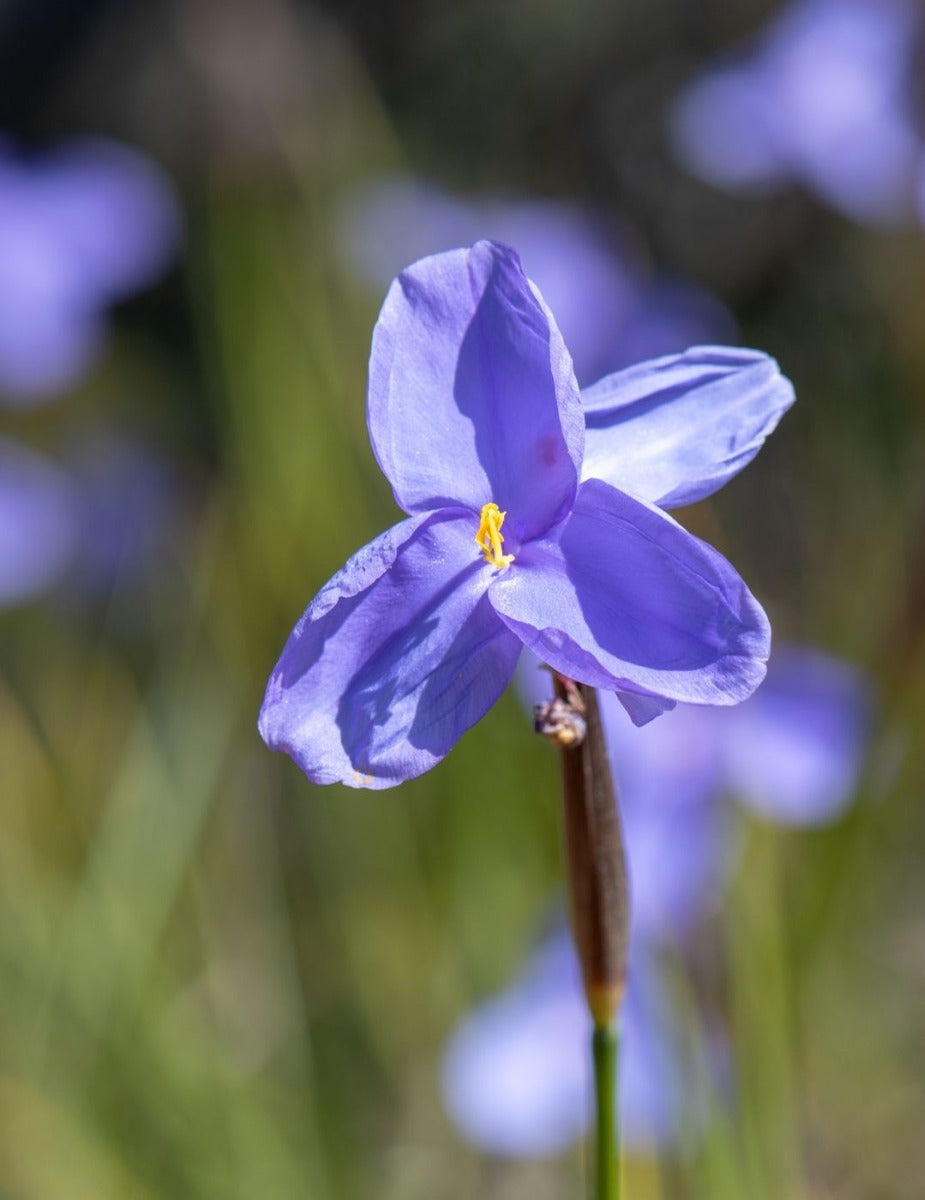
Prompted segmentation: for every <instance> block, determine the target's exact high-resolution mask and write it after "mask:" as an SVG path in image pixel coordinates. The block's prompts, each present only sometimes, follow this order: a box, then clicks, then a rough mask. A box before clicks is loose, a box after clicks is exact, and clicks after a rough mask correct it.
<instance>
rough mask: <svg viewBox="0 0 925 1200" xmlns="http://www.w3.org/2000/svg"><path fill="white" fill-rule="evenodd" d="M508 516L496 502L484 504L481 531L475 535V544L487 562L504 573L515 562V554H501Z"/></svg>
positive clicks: (480, 524)
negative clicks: (503, 531) (503, 529)
mask: <svg viewBox="0 0 925 1200" xmlns="http://www.w3.org/2000/svg"><path fill="white" fill-rule="evenodd" d="M506 516H507V513H503V512H502V511H501V509H500V508H498V506H497V504H495V503H494V501H492V502H491V503H490V504H483V505H482V512H481V517H480V520H479V531H478V533H477V534H476V535H475V544H476V545H477V546H478V547H479V549H480V550H481V551H482V553H483V554H484V555H485V561H486V562H487V563H491V565H492V566H493V567H494V568H495V570H497V571H503V570H504V568H505V567H509V566H510V565H511V563H512V562H513V561H514V555H513V554H502V553H501V543H502V542H503V541H504V538H503V537H502V536H501V526H502V525H503V524H504V518H505V517H506Z"/></svg>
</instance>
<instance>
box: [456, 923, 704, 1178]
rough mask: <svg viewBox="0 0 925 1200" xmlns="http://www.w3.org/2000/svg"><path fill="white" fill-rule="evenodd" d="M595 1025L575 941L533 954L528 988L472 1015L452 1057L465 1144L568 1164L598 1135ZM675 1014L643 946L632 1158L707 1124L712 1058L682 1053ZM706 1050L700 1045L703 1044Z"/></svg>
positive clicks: (631, 1031) (635, 965)
mask: <svg viewBox="0 0 925 1200" xmlns="http://www.w3.org/2000/svg"><path fill="white" fill-rule="evenodd" d="M590 1036H591V1020H590V1017H589V1015H588V1006H587V1002H586V1000H585V997H584V991H583V988H582V983H581V975H580V972H579V969H578V962H577V959H576V956H575V951H574V947H573V946H572V943H571V939H570V937H569V935H568V933H567V932H566V931H564V930H563V931H561V932H558V933H556V934H554V935H553V936H551V937H549V938H547V940H546V941H545V942H544V943H543V944H542V945H541V946H540V947H539V948H538V949H537V950H536V951H535V952H534V954H533V956H532V957H531V959H530V961H529V963H528V964H527V967H526V969H525V971H524V973H523V974H522V976H521V977H520V979H518V981H517V982H516V983H515V984H514V985H513V986H512V987H511V988H510V989H509V990H508V991H506V992H504V993H502V994H501V995H500V996H496V997H495V998H493V999H491V1000H488V1001H486V1002H485V1003H484V1004H482V1005H481V1006H479V1007H478V1008H476V1009H475V1010H473V1012H472V1013H470V1014H469V1016H467V1017H466V1018H465V1019H464V1020H463V1021H462V1022H461V1024H460V1025H459V1026H458V1027H457V1029H456V1031H455V1032H454V1034H453V1035H452V1037H451V1039H450V1041H449V1043H448V1045H447V1048H446V1052H445V1055H444V1059H443V1067H442V1072H441V1075H442V1078H441V1087H442V1093H443V1099H444V1103H445V1105H446V1108H447V1112H448V1113H449V1115H450V1117H451V1118H452V1120H453V1122H454V1124H455V1125H456V1126H457V1127H458V1129H459V1130H460V1131H461V1132H462V1134H463V1135H464V1136H465V1137H466V1138H467V1139H468V1140H469V1141H471V1142H472V1143H473V1144H474V1145H477V1146H479V1147H480V1148H481V1149H483V1150H487V1151H489V1152H490V1153H492V1154H497V1155H501V1156H504V1157H512V1158H536V1157H546V1156H551V1155H555V1154H560V1153H562V1152H563V1151H564V1150H567V1149H568V1147H569V1146H570V1145H572V1144H573V1143H574V1142H575V1141H577V1140H578V1139H579V1138H580V1137H582V1136H584V1134H585V1133H586V1132H587V1131H588V1129H589V1128H590V1126H591V1117H592V1112H593V1108H592V1099H591V1097H592V1087H591V1072H590V1063H589V1054H588V1046H589V1042H590ZM679 1040H680V1034H679V1030H678V1028H677V1021H676V1019H675V1012H674V1006H673V1003H672V1001H671V997H670V995H669V993H668V990H667V987H666V983H665V980H664V977H663V975H662V972H661V971H660V969H659V967H658V965H657V963H656V961H655V958H654V957H653V956H652V954H651V952H650V951H648V950H647V949H646V948H645V947H644V945H643V944H642V943H639V942H637V943H635V944H634V946H633V948H632V951H631V955H630V963H629V987H628V989H627V994H626V998H625V1000H624V1003H623V1006H622V1010H621V1014H620V1122H621V1132H622V1139H623V1142H624V1144H625V1145H626V1146H628V1147H630V1148H631V1149H633V1150H637V1151H640V1150H651V1149H653V1148H658V1147H662V1146H669V1145H672V1144H674V1143H676V1142H677V1141H678V1140H679V1138H681V1137H683V1135H684V1133H685V1131H686V1130H687V1129H689V1128H695V1127H696V1126H697V1124H698V1123H700V1122H702V1119H703V1115H702V1111H699V1110H702V1109H703V1107H704V1093H705V1088H706V1087H707V1085H708V1081H706V1080H704V1081H702V1083H698V1082H697V1080H698V1068H699V1064H700V1063H701V1062H703V1061H704V1060H705V1058H706V1047H705V1046H703V1045H699V1044H698V1045H688V1046H685V1047H684V1052H681V1051H680V1048H679V1045H678V1043H679ZM693 1040H695V1041H697V1040H698V1039H693Z"/></svg>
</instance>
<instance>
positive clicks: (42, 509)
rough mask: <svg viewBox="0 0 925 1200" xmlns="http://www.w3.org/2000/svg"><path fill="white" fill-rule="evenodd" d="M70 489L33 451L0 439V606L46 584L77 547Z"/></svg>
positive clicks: (59, 572) (43, 588)
mask: <svg viewBox="0 0 925 1200" xmlns="http://www.w3.org/2000/svg"><path fill="white" fill-rule="evenodd" d="M75 500H76V493H75V490H74V488H73V486H72V485H71V483H70V481H69V480H68V478H67V476H66V475H65V474H64V473H63V472H62V471H59V470H58V468H57V467H55V466H53V465H52V464H51V463H49V462H47V461H46V460H45V459H43V458H41V457H40V456H39V455H37V454H34V453H32V452H31V451H29V450H25V449H24V448H23V447H22V446H19V445H17V444H16V443H15V442H11V441H8V440H7V439H5V438H0V608H4V607H7V606H8V605H13V604H18V603H20V602H21V601H23V600H29V599H31V598H32V597H33V596H36V595H39V594H40V593H41V592H44V591H46V590H47V589H48V588H50V587H52V586H53V585H54V584H55V583H56V582H57V581H58V580H59V579H60V578H61V576H62V575H63V574H64V572H65V571H66V570H67V568H68V566H69V565H70V563H71V561H72V559H73V556H74V553H75V550H76V546H77V538H78V523H77V518H76V515H75Z"/></svg>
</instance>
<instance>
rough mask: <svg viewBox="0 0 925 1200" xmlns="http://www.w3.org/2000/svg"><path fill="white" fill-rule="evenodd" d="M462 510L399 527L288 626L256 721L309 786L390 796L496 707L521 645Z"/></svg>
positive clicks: (360, 555) (371, 546)
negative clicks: (495, 606)
mask: <svg viewBox="0 0 925 1200" xmlns="http://www.w3.org/2000/svg"><path fill="white" fill-rule="evenodd" d="M473 528H474V526H473V523H472V517H471V515H470V514H468V513H462V514H461V513H459V512H458V511H455V512H454V511H451V510H450V511H444V512H440V513H428V514H424V515H422V516H419V517H412V518H410V519H409V520H407V521H403V522H401V523H400V524H399V525H396V526H394V527H393V528H392V529H390V530H388V531H387V532H386V533H384V534H382V535H381V536H380V537H378V538H376V539H375V540H374V541H372V542H370V543H369V545H367V546H365V547H364V548H363V549H362V550H360V551H359V552H358V553H357V554H355V555H354V556H353V558H351V559H350V561H349V562H348V563H347V564H346V566H344V567H343V568H342V569H341V570H340V571H339V572H338V573H337V574H336V575H335V576H334V577H333V579H331V580H330V582H329V583H327V584H326V585H325V586H324V587H323V588H322V589H321V591H320V592H319V593H318V595H317V596H316V597H315V599H314V600H313V601H312V603H311V604H310V605H309V607H308V609H307V611H306V612H305V614H304V616H303V617H302V619H301V620H300V621H299V623H298V625H297V626H296V628H295V629H294V631H293V633H292V635H291V636H290V638H289V641H288V642H287V644H286V647H285V649H284V650H283V653H282V655H281V657H280V660H279V662H278V663H277V664H276V667H275V668H274V670H273V673H272V675H271V676H270V681H269V683H268V685H267V693H266V697H265V699H264V702H263V707H262V709H261V712H260V732H261V734H262V736H263V738H264V741H266V743H267V744H268V745H269V746H271V747H272V748H273V749H276V750H283V751H285V752H286V753H287V754H289V755H290V756H291V757H292V758H293V759H294V760H295V761H296V762H297V763H298V765H299V766H300V767H301V768H302V770H303V771H304V772H305V773H306V775H308V777H309V778H310V779H311V780H312V781H313V782H315V783H334V782H338V781H340V782H342V783H346V784H348V785H350V786H351V787H369V788H384V787H390V786H392V785H393V784H396V783H400V782H402V780H405V779H411V778H413V777H414V776H415V775H420V774H421V773H422V772H423V771H426V770H428V769H429V768H430V767H432V766H433V765H434V764H435V763H437V762H438V761H439V760H440V759H441V758H443V756H444V755H445V754H446V753H447V751H448V750H449V749H450V748H451V747H452V746H453V745H454V744H455V742H456V741H458V739H459V738H460V737H461V736H462V734H463V733H464V732H465V731H466V730H467V729H468V728H469V726H470V725H473V724H474V723H475V722H476V721H477V720H478V719H479V718H480V717H481V716H483V715H484V713H485V712H486V710H487V709H488V708H490V707H491V705H492V704H494V702H495V700H497V698H498V696H499V695H500V694H501V692H502V691H503V689H504V687H505V685H506V684H507V682H508V680H509V679H510V677H511V675H512V674H513V671H514V667H515V665H516V663H517V657H518V655H519V652H520V645H519V643H518V641H517V639H516V638H515V637H514V636H513V635H512V634H511V633H509V632H508V631H507V629H506V628H505V627H504V625H503V624H502V623H501V622H500V621H499V620H498V619H497V617H496V616H495V614H494V611H493V610H492V608H491V607H490V605H489V604H488V603H487V600H486V598H485V589H486V587H487V585H488V581H489V579H490V577H491V570H492V569H491V568H490V567H489V566H487V565H486V564H485V563H484V562H483V560H482V559H481V557H480V556H479V554H478V550H477V549H476V548H475V546H474V544H473Z"/></svg>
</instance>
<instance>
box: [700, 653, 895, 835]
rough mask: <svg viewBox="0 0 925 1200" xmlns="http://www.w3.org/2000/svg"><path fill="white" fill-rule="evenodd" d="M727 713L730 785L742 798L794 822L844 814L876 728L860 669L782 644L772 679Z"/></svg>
mask: <svg viewBox="0 0 925 1200" xmlns="http://www.w3.org/2000/svg"><path fill="white" fill-rule="evenodd" d="M718 716H719V714H717V717H718ZM723 716H724V724H723V739H722V748H723V754H724V758H725V772H726V783H727V786H728V787H729V788H730V790H731V791H732V792H734V794H735V795H736V797H737V798H738V799H740V800H742V801H743V802H744V803H746V804H748V805H750V806H751V807H752V808H754V809H757V810H758V811H759V812H761V813H763V814H764V815H765V816H767V817H770V818H771V819H772V820H775V821H784V822H787V823H788V824H791V825H820V824H824V823H826V822H828V821H833V820H835V819H836V818H837V817H838V816H840V815H841V813H842V812H843V811H844V809H845V807H846V805H847V804H848V803H849V801H850V800H851V798H852V796H853V795H854V793H855V790H856V788H857V783H858V777H859V775H860V772H861V765H862V762H863V759H864V754H865V751H866V747H867V739H868V734H869V728H870V718H871V696H870V688H869V685H868V684H867V682H866V681H865V679H864V677H863V676H862V675H861V673H860V672H859V671H857V670H856V669H855V668H853V667H851V666H849V665H848V664H847V663H844V662H840V661H839V660H837V659H834V658H830V657H829V656H828V655H825V654H821V653H819V652H818V651H812V650H806V649H797V648H795V647H789V648H787V649H785V650H776V651H775V653H774V655H773V657H772V659H771V661H770V663H769V664H768V677H767V679H766V680H765V682H764V684H763V685H762V686H761V687H760V688H759V689H758V691H757V692H756V693H755V695H754V696H753V697H752V698H751V699H750V700H749V701H748V702H747V703H746V704H744V705H741V706H740V707H739V708H737V709H735V710H734V711H733V712H730V713H727V714H723Z"/></svg>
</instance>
